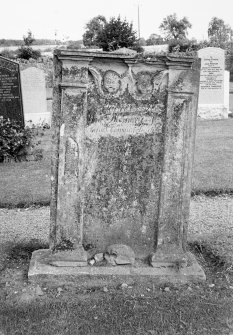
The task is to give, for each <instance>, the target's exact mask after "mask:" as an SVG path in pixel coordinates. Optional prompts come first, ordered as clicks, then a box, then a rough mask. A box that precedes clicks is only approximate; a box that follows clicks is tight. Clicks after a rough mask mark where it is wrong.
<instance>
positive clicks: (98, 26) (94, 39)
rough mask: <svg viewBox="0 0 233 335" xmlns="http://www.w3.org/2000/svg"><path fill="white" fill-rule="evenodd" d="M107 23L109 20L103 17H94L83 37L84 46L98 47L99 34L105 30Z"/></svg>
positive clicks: (87, 25)
mask: <svg viewBox="0 0 233 335" xmlns="http://www.w3.org/2000/svg"><path fill="white" fill-rule="evenodd" d="M106 23H107V20H106V18H105V17H104V16H103V15H98V16H95V17H93V19H91V20H90V21H89V22H88V23H87V24H86V31H85V33H84V35H83V44H84V45H85V46H87V47H93V46H97V45H98V37H99V34H100V33H101V31H102V30H103V29H104V27H105V25H106Z"/></svg>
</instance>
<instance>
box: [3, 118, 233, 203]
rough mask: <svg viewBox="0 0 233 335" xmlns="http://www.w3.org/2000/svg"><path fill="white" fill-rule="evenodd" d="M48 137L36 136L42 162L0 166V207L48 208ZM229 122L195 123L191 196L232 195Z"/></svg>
mask: <svg viewBox="0 0 233 335" xmlns="http://www.w3.org/2000/svg"><path fill="white" fill-rule="evenodd" d="M50 136H51V131H50V130H45V131H44V136H42V137H41V136H40V140H41V141H42V144H41V145H42V148H43V149H44V158H43V160H41V161H38V162H34V161H31V162H21V163H7V164H3V163H2V164H0V185H1V187H0V206H1V207H15V206H29V205H32V204H43V205H46V204H49V200H50ZM232 171H233V118H229V119H227V120H216V121H209V120H208V121H204V120H202V121H200V120H198V123H197V135H196V150H195V163H194V173H193V193H207V194H208V193H215V194H216V193H231V192H232V193H233V173H232Z"/></svg>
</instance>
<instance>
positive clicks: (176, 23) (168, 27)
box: [159, 14, 192, 40]
mask: <svg viewBox="0 0 233 335" xmlns="http://www.w3.org/2000/svg"><path fill="white" fill-rule="evenodd" d="M191 27H192V25H191V23H190V22H189V20H188V19H187V17H183V19H180V20H178V18H177V16H176V14H172V15H168V16H167V17H165V18H164V19H163V22H162V23H161V24H160V26H159V28H160V29H161V30H162V32H163V33H164V34H165V37H166V39H167V40H170V39H175V40H182V39H186V38H187V34H188V29H189V28H191Z"/></svg>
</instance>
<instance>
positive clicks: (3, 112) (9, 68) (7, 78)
mask: <svg viewBox="0 0 233 335" xmlns="http://www.w3.org/2000/svg"><path fill="white" fill-rule="evenodd" d="M0 116H3V117H4V118H6V119H8V118H9V119H10V120H11V121H13V120H14V121H17V122H18V123H19V124H20V125H22V126H24V116H23V105H22V96H21V84H20V73H19V64H18V63H16V62H13V61H11V60H9V59H7V58H4V57H1V56H0Z"/></svg>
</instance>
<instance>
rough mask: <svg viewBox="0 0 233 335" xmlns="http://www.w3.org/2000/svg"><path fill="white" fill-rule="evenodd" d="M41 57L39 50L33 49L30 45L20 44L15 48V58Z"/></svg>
mask: <svg viewBox="0 0 233 335" xmlns="http://www.w3.org/2000/svg"><path fill="white" fill-rule="evenodd" d="M40 57H41V52H40V50H33V49H32V48H31V47H28V46H22V47H20V48H19V49H17V58H22V59H27V60H29V59H30V58H33V59H38V58H40Z"/></svg>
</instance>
